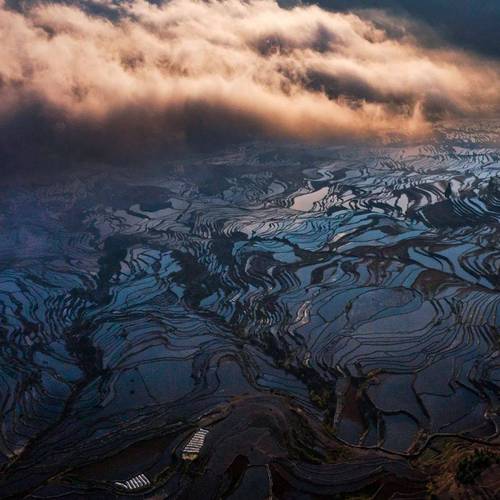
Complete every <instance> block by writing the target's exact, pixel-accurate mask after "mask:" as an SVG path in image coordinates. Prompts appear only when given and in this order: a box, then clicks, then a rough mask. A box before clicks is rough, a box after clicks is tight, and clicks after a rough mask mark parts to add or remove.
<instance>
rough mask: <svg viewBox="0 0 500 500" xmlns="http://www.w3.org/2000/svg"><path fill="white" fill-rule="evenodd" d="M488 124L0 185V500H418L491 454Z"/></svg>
mask: <svg viewBox="0 0 500 500" xmlns="http://www.w3.org/2000/svg"><path fill="white" fill-rule="evenodd" d="M488 127H489V128H486V129H485V128H476V129H469V130H467V131H466V132H464V131H462V130H459V129H455V128H447V129H443V130H442V131H441V135H442V139H440V141H435V142H431V143H428V144H421V145H418V146H412V147H408V146H405V145H400V144H389V145H387V146H385V147H378V148H375V147H373V148H368V147H366V148H361V147H345V148H339V147H335V148H327V147H316V148H311V147H309V148H306V147H301V146H293V145H291V146H280V147H277V146H272V145H269V144H250V145H244V146H241V147H238V148H234V149H231V150H228V151H225V152H221V153H217V154H214V155H212V156H209V157H207V156H206V155H205V156H204V157H198V156H196V155H192V156H190V157H189V158H185V159H180V160H176V161H172V162H166V163H164V164H161V165H155V166H154V167H140V166H137V167H135V168H128V167H126V168H125V167H124V168H109V167H105V166H103V167H98V166H85V167H81V168H80V169H79V170H77V171H74V170H68V172H66V173H61V174H60V176H59V177H58V178H57V179H56V180H54V179H36V180H26V182H14V181H13V182H11V183H7V181H5V182H6V183H7V184H6V187H5V189H4V190H3V195H2V199H1V202H0V205H1V208H2V210H1V220H0V229H1V235H2V237H1V239H0V333H1V336H0V396H1V398H0V405H1V408H2V411H1V417H0V422H1V426H0V492H1V495H0V496H2V497H9V496H12V497H23V496H28V497H32V498H55V497H57V498H79V497H81V498H110V497H111V498H113V497H115V496H116V497H120V496H121V495H123V494H125V493H124V491H123V488H122V489H120V486H119V484H118V485H117V483H121V484H128V485H135V482H130V483H127V481H129V480H132V479H134V478H139V483H140V484H139V486H140V487H139V486H138V487H137V494H138V495H142V496H145V497H149V496H151V497H152V498H167V497H169V498H170V497H172V498H204V499H206V498H232V499H233V498H234V499H235V498H256V497H255V496H252V495H257V496H258V498H268V497H271V496H274V497H275V498H332V497H333V496H334V495H336V494H345V495H349V494H354V493H355V492H359V491H362V492H363V494H366V495H371V496H374V495H375V496H377V495H378V498H389V497H390V495H393V494H396V493H397V494H406V495H409V496H411V495H413V496H412V498H421V497H422V498H423V497H425V495H426V494H427V491H428V484H429V481H431V479H432V478H430V476H429V473H428V471H427V470H426V469H425V467H421V466H420V465H421V464H420V463H419V462H418V459H419V458H418V457H420V456H422V454H424V453H427V451H428V449H429V447H434V449H436V448H439V446H438V445H436V444H435V443H437V442H439V440H441V439H444V438H446V439H460V440H462V441H460V442H463V443H469V444H470V446H473V445H475V444H474V443H476V444H477V443H479V444H482V445H484V446H487V447H494V446H495V445H496V444H497V443H498V432H499V425H500V415H499V397H500V391H499V389H500V356H499V328H500V294H499V289H500V150H499V148H498V137H499V131H500V128H499V127H498V126H496V125H494V124H489V125H488ZM200 428H202V429H206V430H207V433H206V435H204V440H201V441H199V442H201V443H202V446H201V447H200V449H199V453H198V451H197V453H198V455H197V456H196V457H195V459H194V460H184V459H183V456H182V455H183V450H184V449H185V447H186V445H187V443H188V442H189V440H190V439H191V437H192V436H193V434H194V433H195V432H196V431H197V430H198V429H200ZM464 446H467V444H465V445H464ZM144 478H146V479H144ZM134 491H135V490H134V489H133V488H130V491H127V492H126V494H127V495H130V494H135V493H134ZM398 492H399V493H398ZM396 497H397V495H396Z"/></svg>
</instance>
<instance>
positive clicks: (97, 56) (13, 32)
mask: <svg viewBox="0 0 500 500" xmlns="http://www.w3.org/2000/svg"><path fill="white" fill-rule="evenodd" d="M93 3H94V4H101V5H104V6H106V7H107V8H109V9H111V10H114V11H115V13H116V16H113V19H114V20H113V21H112V20H110V19H108V18H106V17H103V16H92V15H90V14H88V13H87V12H85V11H84V10H82V9H81V8H79V7H76V6H67V5H61V4H51V3H49V2H39V3H35V4H33V6H32V7H30V8H27V9H25V10H24V11H23V12H14V11H12V10H9V9H8V8H7V7H6V6H5V4H4V2H3V1H2V0H0V33H1V39H2V43H1V44H0V123H3V124H4V125H5V124H8V123H9V122H11V121H12V120H16V119H19V116H20V114H23V113H24V115H23V116H24V118H23V119H24V120H29V116H30V115H31V116H35V115H36V117H37V119H40V120H42V121H43V123H44V124H45V126H50V127H53V135H57V134H58V133H62V134H64V133H65V134H68V136H71V137H73V138H74V139H75V137H82V138H85V140H86V141H87V142H88V143H89V144H87V145H86V147H92V146H91V144H90V143H93V142H94V143H95V145H97V146H96V147H97V149H99V147H101V146H102V147H103V148H105V147H106V145H107V144H108V143H109V142H110V141H122V142H123V145H124V146H125V145H129V146H130V147H138V148H141V147H144V148H146V147H149V146H151V147H156V146H158V145H162V146H164V145H168V144H174V143H179V142H181V143H182V142H186V141H187V142H190V141H197V140H203V138H206V139H207V140H211V139H213V138H215V139H218V138H220V139H221V140H222V141H223V140H224V139H225V138H227V139H228V140H229V139H231V138H232V137H234V138H244V137H254V136H264V137H280V138H281V137H284V138H297V139H301V140H323V139H326V140H328V139H336V138H349V137H355V138H365V137H381V136H382V137H383V136H386V135H387V134H403V135H409V136H415V135H417V136H418V135H421V134H425V133H426V132H428V130H429V123H428V122H429V118H435V117H441V116H449V115H460V116H469V115H470V116H473V115H474V116H477V115H481V116H486V115H491V114H495V113H497V112H498V111H499V108H500V77H499V75H500V70H499V67H498V66H497V63H494V62H492V61H489V62H488V61H485V60H480V59H478V58H476V57H474V56H472V55H468V54H466V53H464V52H461V51H458V50H452V49H442V50H436V49H430V48H425V47H424V46H423V44H420V43H419V40H418V37H415V36H411V35H410V34H408V35H407V36H398V37H397V38H391V36H390V34H388V33H387V32H386V31H384V30H383V29H380V28H376V26H375V25H374V24H373V23H372V22H370V20H367V19H362V18H360V17H358V16H356V15H354V14H345V13H343V14H340V13H331V12H327V11H325V10H322V9H321V8H319V7H314V6H311V7H295V8H292V9H284V8H282V7H280V6H278V4H277V3H275V2H273V1H271V0H250V1H246V2H243V1H240V0H224V1H213V0H212V1H195V0H173V1H170V2H166V3H164V4H162V5H154V4H150V3H148V2H147V1H146V0H130V1H125V2H122V3H121V4H119V5H116V4H114V3H113V2H111V1H110V0H94V2H93ZM23 123H24V122H23ZM200 138H201V139H200ZM75 140H76V139H75ZM118 147H120V145H118Z"/></svg>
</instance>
